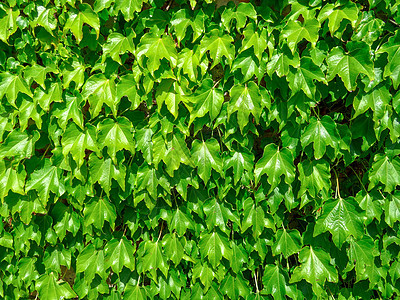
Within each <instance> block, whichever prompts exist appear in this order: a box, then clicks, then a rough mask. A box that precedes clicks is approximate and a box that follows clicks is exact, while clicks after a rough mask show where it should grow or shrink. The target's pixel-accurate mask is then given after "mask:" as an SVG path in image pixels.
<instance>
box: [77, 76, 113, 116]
mask: <svg viewBox="0 0 400 300" xmlns="http://www.w3.org/2000/svg"><path fill="white" fill-rule="evenodd" d="M82 97H83V99H84V100H89V104H90V115H91V116H92V118H95V117H97V116H98V115H99V113H100V110H101V108H102V107H103V103H105V104H107V105H108V107H110V108H111V110H112V112H113V114H114V116H116V115H117V105H118V102H119V99H118V97H117V93H116V88H115V83H114V80H112V79H107V78H106V77H105V76H104V74H95V75H92V76H90V78H89V79H88V80H87V81H86V82H85V85H84V86H83V88H82Z"/></svg>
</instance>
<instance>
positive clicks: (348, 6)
mask: <svg viewBox="0 0 400 300" xmlns="http://www.w3.org/2000/svg"><path fill="white" fill-rule="evenodd" d="M340 4H341V2H337V3H335V4H330V3H329V4H326V5H325V6H324V7H323V8H322V9H321V11H320V12H319V14H318V21H320V22H321V23H322V22H324V21H325V20H326V19H329V23H328V27H329V31H330V32H331V34H334V33H335V32H336V31H337V30H338V29H339V27H340V23H341V22H342V21H343V20H344V19H346V20H349V21H350V23H351V24H352V26H355V24H356V23H357V20H358V8H357V5H356V4H355V3H353V2H351V1H347V2H345V4H344V5H342V6H341V5H340Z"/></svg>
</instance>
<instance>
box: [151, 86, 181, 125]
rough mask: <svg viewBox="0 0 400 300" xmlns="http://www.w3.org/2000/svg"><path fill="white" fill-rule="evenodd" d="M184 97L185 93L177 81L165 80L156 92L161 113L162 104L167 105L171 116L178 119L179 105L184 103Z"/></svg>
mask: <svg viewBox="0 0 400 300" xmlns="http://www.w3.org/2000/svg"><path fill="white" fill-rule="evenodd" d="M184 97H185V92H184V91H183V89H182V88H181V86H180V85H179V83H178V82H177V81H176V80H171V79H167V80H163V81H161V82H160V84H159V85H158V87H157V90H156V101H157V105H158V110H159V111H160V110H161V107H162V104H163V103H165V104H166V105H167V108H168V110H169V111H170V112H171V114H172V115H173V116H174V117H175V118H177V117H178V109H179V103H180V102H182V100H183V98H184Z"/></svg>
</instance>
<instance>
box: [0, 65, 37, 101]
mask: <svg viewBox="0 0 400 300" xmlns="http://www.w3.org/2000/svg"><path fill="white" fill-rule="evenodd" d="M18 93H24V94H26V95H28V96H29V97H33V94H32V92H31V90H30V89H29V87H28V85H27V83H26V81H25V80H24V79H23V78H22V77H20V76H19V75H13V74H11V73H8V72H5V73H0V99H1V98H3V97H4V95H6V96H7V100H8V102H9V103H10V104H11V105H13V106H15V100H16V99H17V96H18Z"/></svg>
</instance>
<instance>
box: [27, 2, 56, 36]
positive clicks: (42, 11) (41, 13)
mask: <svg viewBox="0 0 400 300" xmlns="http://www.w3.org/2000/svg"><path fill="white" fill-rule="evenodd" d="M36 9H37V17H36V19H35V20H33V21H32V22H31V26H33V27H35V26H38V25H39V26H42V27H44V29H46V30H47V32H48V33H50V34H51V35H53V30H54V29H56V27H57V19H56V18H55V14H56V10H55V9H54V8H46V7H44V6H41V5H38V6H37V8H36Z"/></svg>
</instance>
